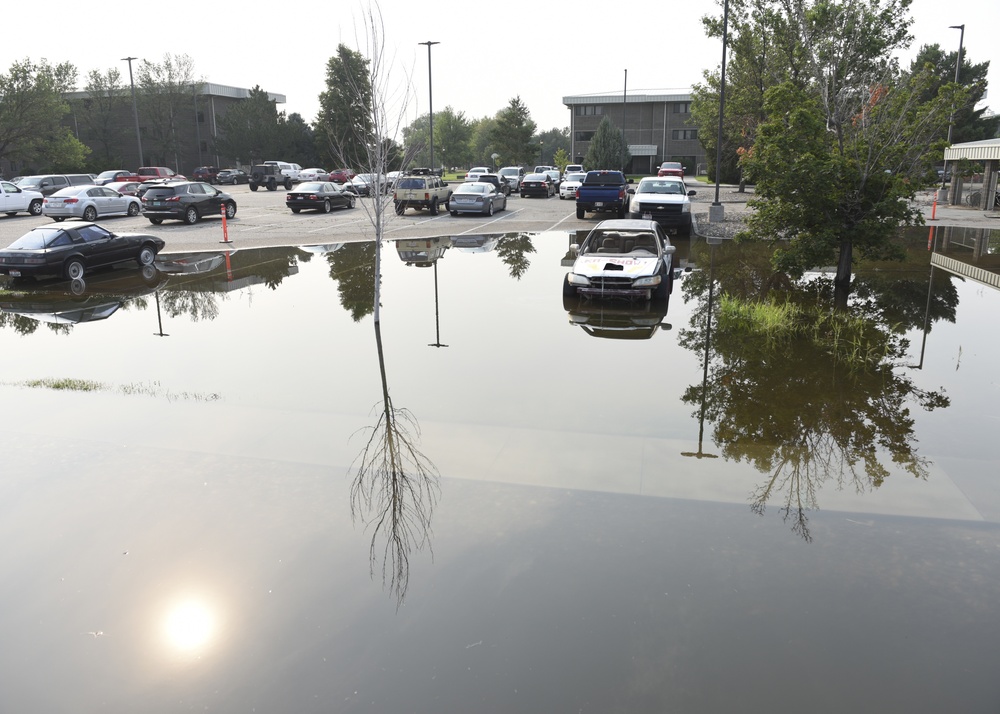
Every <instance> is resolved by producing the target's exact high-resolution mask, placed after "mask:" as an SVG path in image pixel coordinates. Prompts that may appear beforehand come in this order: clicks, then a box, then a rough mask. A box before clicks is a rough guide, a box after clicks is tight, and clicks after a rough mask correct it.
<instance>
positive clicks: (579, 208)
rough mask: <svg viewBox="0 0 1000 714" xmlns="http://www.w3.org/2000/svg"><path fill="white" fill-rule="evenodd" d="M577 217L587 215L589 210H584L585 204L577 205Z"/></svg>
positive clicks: (581, 217) (582, 217)
mask: <svg viewBox="0 0 1000 714" xmlns="http://www.w3.org/2000/svg"><path fill="white" fill-rule="evenodd" d="M576 217H577V218H580V219H584V218H586V217H587V212H586V211H585V210H583V206H577V207H576Z"/></svg>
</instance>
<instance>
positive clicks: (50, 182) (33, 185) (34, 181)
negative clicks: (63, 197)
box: [17, 174, 94, 196]
mask: <svg viewBox="0 0 1000 714" xmlns="http://www.w3.org/2000/svg"><path fill="white" fill-rule="evenodd" d="M17 185H18V186H19V187H21V188H22V189H26V190H28V191H38V193H40V194H42V195H43V196H51V195H52V194H54V193H55V192H56V191H58V190H60V189H63V188H67V187H68V186H93V185H94V177H93V176H91V175H90V174H39V175H37V176H24V177H22V178H21V179H20V180H18V182H17Z"/></svg>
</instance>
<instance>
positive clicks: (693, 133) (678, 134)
mask: <svg viewBox="0 0 1000 714" xmlns="http://www.w3.org/2000/svg"><path fill="white" fill-rule="evenodd" d="M670 138H671V139H673V140H674V141H685V140H687V139H697V138H698V130H697V129H674V130H673V131H672V132H670Z"/></svg>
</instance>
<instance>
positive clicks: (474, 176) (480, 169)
mask: <svg viewBox="0 0 1000 714" xmlns="http://www.w3.org/2000/svg"><path fill="white" fill-rule="evenodd" d="M488 173H492V172H491V171H490V169H489V167H487V166H474V167H472V168H471V169H469V172H468V173H467V174H465V180H466V181H478V180H479V177H480V176H482V175H483V174H488Z"/></svg>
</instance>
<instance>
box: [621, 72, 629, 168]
mask: <svg viewBox="0 0 1000 714" xmlns="http://www.w3.org/2000/svg"><path fill="white" fill-rule="evenodd" d="M627 102H628V69H627V68H626V70H625V86H624V87H622V143H623V144H624V146H623V147H622V173H625V151H624V150H625V149H626V148H628V140H627V139H626V138H625V109H626V103H627Z"/></svg>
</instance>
